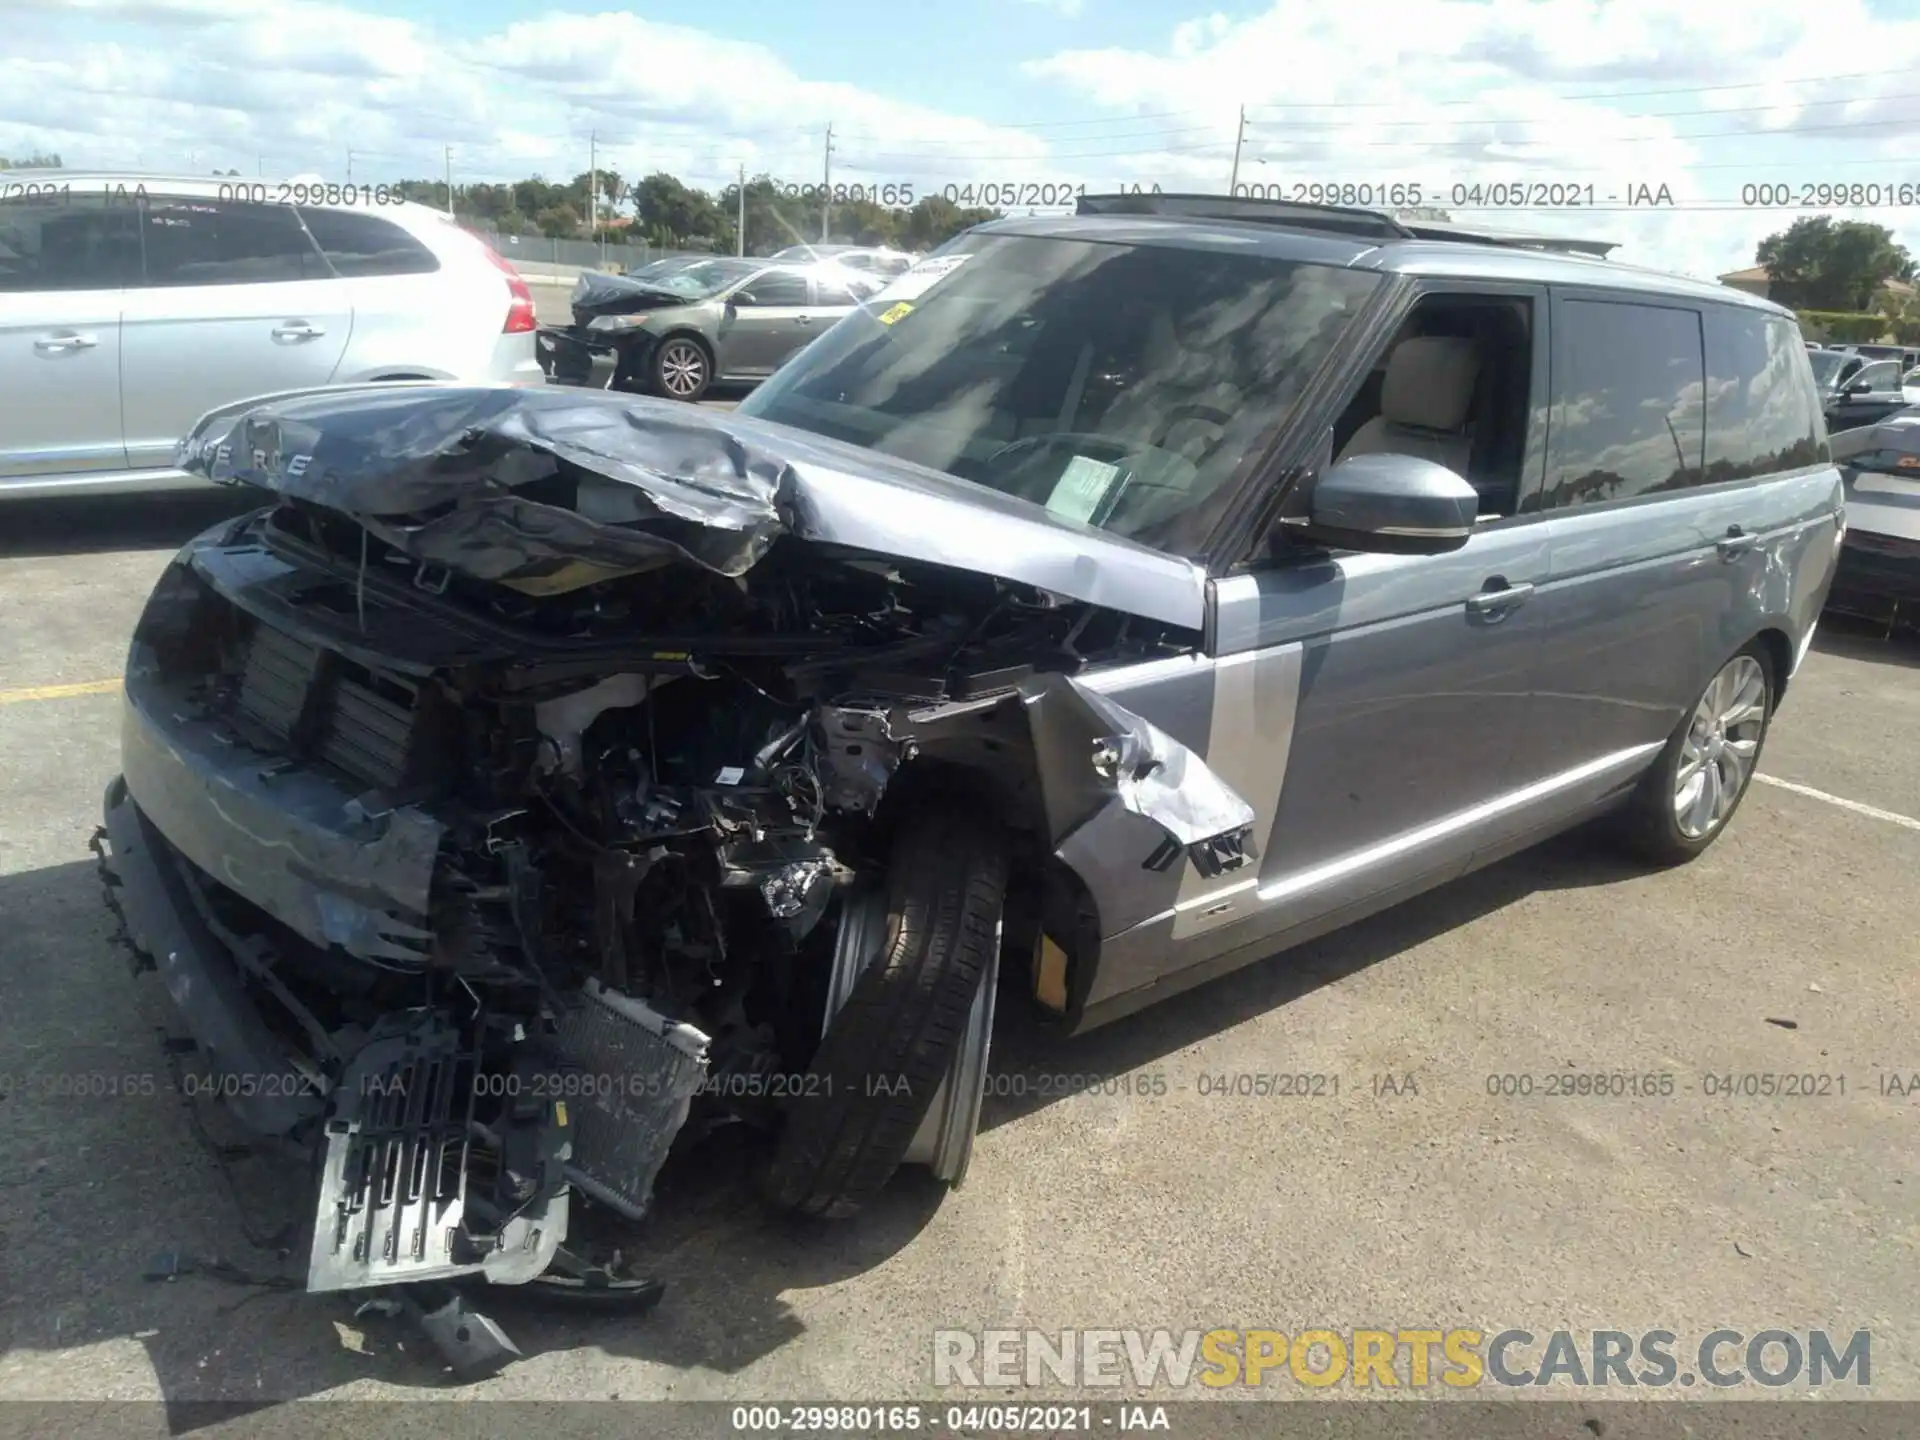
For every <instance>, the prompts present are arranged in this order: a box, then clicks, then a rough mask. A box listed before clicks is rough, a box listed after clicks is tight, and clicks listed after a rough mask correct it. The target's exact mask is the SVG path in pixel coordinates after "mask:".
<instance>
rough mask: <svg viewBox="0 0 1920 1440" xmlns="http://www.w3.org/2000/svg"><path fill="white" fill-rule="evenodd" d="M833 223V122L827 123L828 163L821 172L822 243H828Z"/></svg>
mask: <svg viewBox="0 0 1920 1440" xmlns="http://www.w3.org/2000/svg"><path fill="white" fill-rule="evenodd" d="M832 223H833V122H832V121H831V120H829V121H828V122H827V154H826V163H825V166H824V168H823V169H822V170H821V172H820V243H821V244H822V245H824V244H826V243H827V232H828V229H829V227H830V226H831V225H832Z"/></svg>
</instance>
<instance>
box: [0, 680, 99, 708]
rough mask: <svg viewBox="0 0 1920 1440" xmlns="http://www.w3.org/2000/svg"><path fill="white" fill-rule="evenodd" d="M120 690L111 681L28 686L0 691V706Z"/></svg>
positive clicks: (81, 681)
mask: <svg viewBox="0 0 1920 1440" xmlns="http://www.w3.org/2000/svg"><path fill="white" fill-rule="evenodd" d="M119 688H120V681H119V679H118V678H115V679H112V680H76V681H74V682H73V683H72V684H71V685H28V686H26V687H25V688H23V689H20V690H0V705H19V704H22V703H24V702H26V701H28V700H64V699H66V698H67V697H68V696H69V695H110V694H112V693H113V692H114V691H115V690H118V689H119Z"/></svg>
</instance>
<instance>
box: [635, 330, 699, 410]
mask: <svg viewBox="0 0 1920 1440" xmlns="http://www.w3.org/2000/svg"><path fill="white" fill-rule="evenodd" d="M696 364H697V366H698V372H699V373H698V375H697V377H694V378H693V379H692V380H691V381H690V382H689V381H688V380H687V379H685V378H683V377H685V376H686V375H687V373H688V370H687V367H691V366H694V365H696ZM647 382H648V385H649V387H650V388H651V389H652V391H653V393H654V394H656V395H662V396H665V397H666V398H667V399H669V400H685V401H686V402H688V403H689V404H691V403H692V402H694V401H695V400H698V399H699V398H700V397H701V396H702V395H704V394H706V393H707V387H708V386H709V385H711V384H713V352H712V351H711V350H709V349H708V348H707V347H706V344H705V343H704V342H703V341H702V340H701V339H700V337H699V336H697V335H669V336H667V338H666V339H664V340H662V341H661V342H660V343H659V344H658V345H656V346H654V347H653V358H652V359H651V360H650V361H648V363H647ZM676 387H677V388H676Z"/></svg>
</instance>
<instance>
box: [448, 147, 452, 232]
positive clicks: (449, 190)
mask: <svg viewBox="0 0 1920 1440" xmlns="http://www.w3.org/2000/svg"><path fill="white" fill-rule="evenodd" d="M447 218H448V219H449V220H451V219H452V218H453V146H451V145H449V146H447Z"/></svg>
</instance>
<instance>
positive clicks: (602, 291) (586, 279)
mask: <svg viewBox="0 0 1920 1440" xmlns="http://www.w3.org/2000/svg"><path fill="white" fill-rule="evenodd" d="M567 303H568V304H569V305H571V306H572V307H573V308H574V309H575V310H593V309H596V308H598V307H599V306H602V305H631V304H649V305H686V304H688V303H690V302H689V300H688V298H687V297H686V296H685V295H677V294H675V293H674V292H673V291H671V290H666V289H662V288H661V287H660V286H658V285H655V284H652V283H650V282H648V281H646V280H638V279H635V278H633V277H632V276H630V275H610V274H608V273H607V272H605V271H603V270H582V271H581V272H580V278H579V279H578V280H576V281H574V282H573V293H572V294H571V295H569V296H568V297H567Z"/></svg>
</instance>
